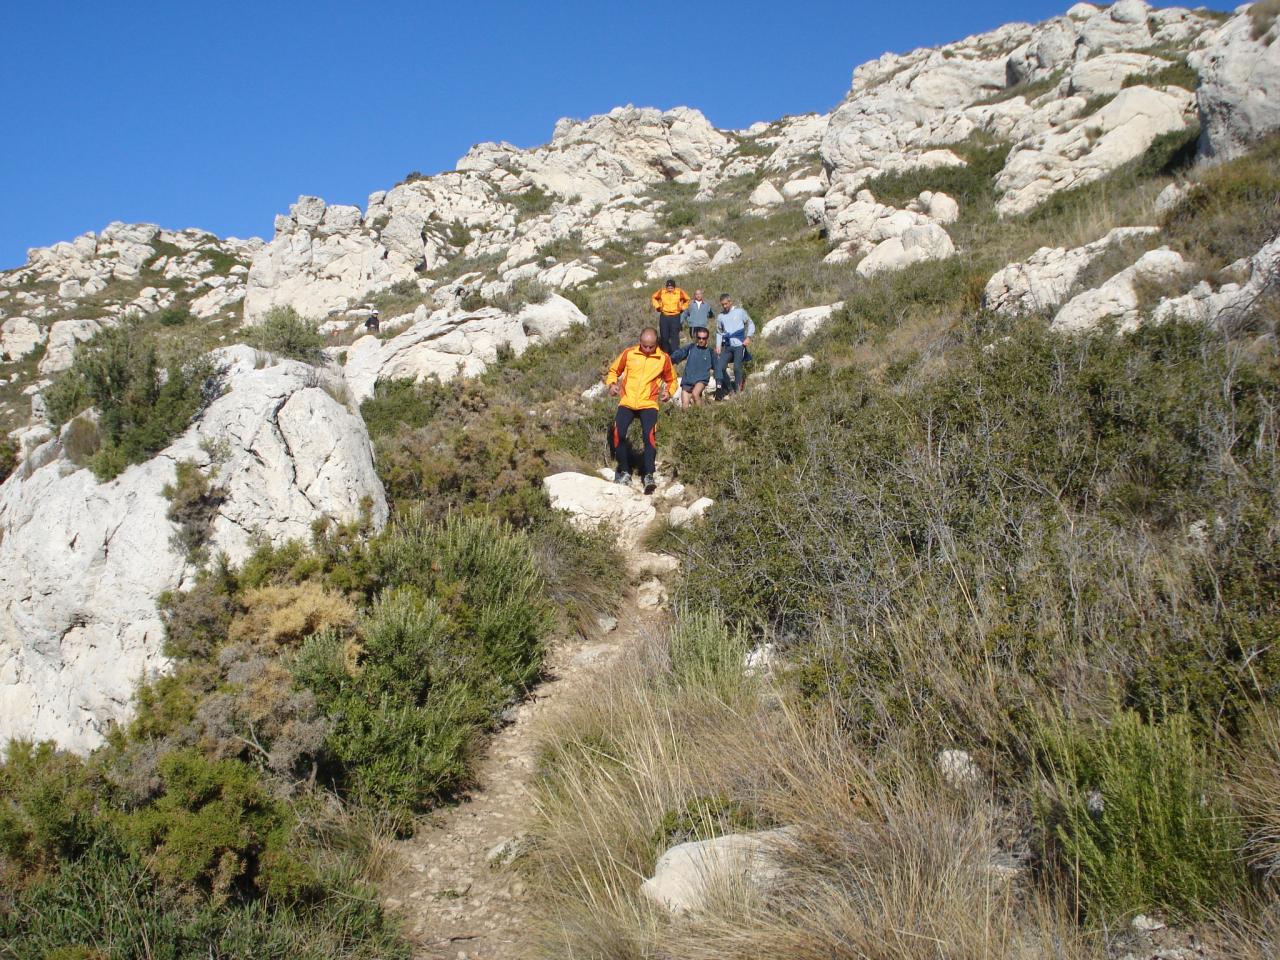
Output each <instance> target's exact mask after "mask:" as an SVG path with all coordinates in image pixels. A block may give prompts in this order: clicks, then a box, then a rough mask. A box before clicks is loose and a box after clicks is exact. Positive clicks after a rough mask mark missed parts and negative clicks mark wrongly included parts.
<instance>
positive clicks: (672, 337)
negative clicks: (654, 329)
mask: <svg viewBox="0 0 1280 960" xmlns="http://www.w3.org/2000/svg"><path fill="white" fill-rule="evenodd" d="M680 317H681V314H678V313H677V314H676V315H675V316H671V317H669V316H667V315H666V314H665V313H664V314H662V315H661V316H660V317H659V318H658V346H660V347H661V348H662V352H663V353H665V354H667V356H670V355H671V351H672V350H675V349H676V348H677V347H678V346H680Z"/></svg>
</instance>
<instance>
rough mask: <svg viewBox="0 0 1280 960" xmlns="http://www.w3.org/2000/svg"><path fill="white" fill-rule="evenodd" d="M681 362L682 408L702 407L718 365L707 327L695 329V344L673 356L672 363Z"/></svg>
mask: <svg viewBox="0 0 1280 960" xmlns="http://www.w3.org/2000/svg"><path fill="white" fill-rule="evenodd" d="M699 292H701V291H699ZM681 361H684V373H682V374H681V375H680V406H681V407H684V408H686V409H687V408H688V407H691V406H702V393H703V391H704V390H706V389H707V383H708V381H710V380H711V373H712V371H713V370H714V369H715V365H716V355H715V352H714V351H713V350H712V349H711V331H710V330H708V329H707V328H706V327H694V328H693V343H690V344H688V345H686V346H683V347H679V348H678V349H677V350H676V352H675V353H673V354H671V362H672V363H680V362H681Z"/></svg>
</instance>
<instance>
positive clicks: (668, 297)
mask: <svg viewBox="0 0 1280 960" xmlns="http://www.w3.org/2000/svg"><path fill="white" fill-rule="evenodd" d="M649 302H650V303H651V304H653V309H654V310H656V311H658V346H659V347H661V348H662V352H663V353H665V354H667V355H668V356H669V355H670V354H671V351H672V350H674V349H675V348H676V347H678V346H680V323H681V319H680V318H681V317H682V316H684V308H685V307H687V306H689V295H688V294H687V293H685V292H684V290H682V289H681V288H680V287H677V286H676V282H675V280H673V279H672V278H670V277H668V278H667V282H666V283H665V284H663V285H662V286H661V287H659V288H658V289H657V290H655V291H654V294H653V296H652V297H650V298H649Z"/></svg>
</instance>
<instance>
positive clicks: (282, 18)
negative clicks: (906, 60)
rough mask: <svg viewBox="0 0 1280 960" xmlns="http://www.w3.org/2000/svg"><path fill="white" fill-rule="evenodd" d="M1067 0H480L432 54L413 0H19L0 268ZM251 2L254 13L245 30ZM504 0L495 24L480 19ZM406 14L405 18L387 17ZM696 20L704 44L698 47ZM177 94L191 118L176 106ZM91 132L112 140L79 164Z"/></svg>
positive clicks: (823, 87) (245, 229)
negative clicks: (616, 48)
mask: <svg viewBox="0 0 1280 960" xmlns="http://www.w3.org/2000/svg"><path fill="white" fill-rule="evenodd" d="M1067 6H1069V4H1063V3H1060V2H1049V0H1034V2H1033V3H1030V4H1026V3H1021V4H1015V3H1012V2H1011V0H984V2H982V3H979V4H977V5H972V6H967V7H965V8H963V9H960V8H957V7H955V6H954V5H947V4H942V3H935V2H929V3H922V4H919V5H917V7H918V9H919V10H920V13H921V15H920V16H914V17H910V18H902V17H899V16H896V15H894V14H891V13H890V12H887V11H885V10H883V9H881V8H878V7H873V6H871V5H854V6H853V7H844V6H840V5H837V4H835V3H822V4H819V6H818V7H817V8H815V9H814V10H813V15H812V16H811V17H810V18H809V19H806V20H805V22H803V23H797V22H794V21H789V22H781V23H778V22H774V23H770V24H769V28H768V29H769V36H770V38H771V46H770V47H769V48H768V49H766V50H762V51H759V52H756V53H753V54H751V55H748V56H742V55H741V54H740V53H738V51H742V50H744V49H745V50H756V49H758V45H759V43H760V39H759V35H760V26H761V23H762V22H764V20H765V19H766V18H767V17H769V16H770V14H768V13H767V11H768V7H767V6H766V5H764V4H762V3H749V4H745V5H742V4H739V5H735V6H734V8H733V15H732V16H729V15H727V11H726V8H725V7H724V6H723V5H714V6H712V7H708V8H701V9H698V10H693V11H684V10H682V11H677V10H676V7H675V5H674V4H669V3H665V4H659V5H657V6H656V7H653V8H652V9H651V10H650V11H646V14H645V16H644V17H643V18H642V17H641V16H639V15H638V14H636V13H634V12H631V11H613V10H611V11H604V10H600V9H598V8H591V9H590V10H588V9H587V8H586V7H584V6H580V5H579V4H576V3H574V4H566V5H562V6H561V7H558V8H556V10H554V11H552V12H550V13H546V12H545V11H544V12H543V15H540V16H537V17H535V16H534V15H532V14H530V13H529V12H527V11H523V10H519V9H514V5H504V4H498V5H494V4H490V5H482V6H479V7H477V8H474V9H471V10H463V11H456V15H457V17H458V18H460V19H458V20H456V22H455V27H454V32H453V33H452V34H450V35H451V36H455V35H456V36H461V37H465V38H468V40H467V42H465V43H460V44H451V45H447V46H441V44H440V43H439V42H437V43H436V44H435V46H434V47H428V48H427V50H426V51H425V53H424V52H423V51H421V50H420V49H419V48H418V46H417V44H418V43H419V38H420V37H421V36H422V35H423V32H420V31H419V29H418V27H419V26H420V25H424V24H427V23H429V17H427V16H426V15H424V14H423V13H422V12H421V11H419V10H415V9H411V8H410V7H409V5H407V4H394V5H391V6H389V7H387V8H384V10H382V11H380V13H379V15H378V16H377V17H371V16H369V15H368V13H367V12H362V11H361V10H359V9H358V8H355V7H354V6H352V5H348V4H342V3H327V4H321V5H318V6H313V7H312V8H310V10H311V11H312V12H310V13H309V14H308V15H307V16H305V17H303V16H302V15H301V14H300V12H299V9H298V8H296V7H294V6H284V7H281V8H275V9H272V10H271V11H269V12H267V13H262V12H260V11H256V12H253V13H250V12H249V11H250V8H248V7H247V6H242V5H238V4H231V5H228V6H225V7H223V8H221V9H220V11H219V12H218V13H216V14H206V13H199V12H190V11H163V12H161V11H154V10H153V11H149V12H148V14H147V15H146V16H144V15H143V14H141V13H132V12H131V13H129V14H126V15H123V16H121V15H120V14H119V13H118V12H117V13H114V18H113V16H112V13H113V12H112V11H107V10H93V11H87V12H86V11H81V10H75V11H73V10H72V6H71V5H69V4H54V5H52V6H50V7H48V8H42V9H39V10H36V9H24V10H21V11H19V12H18V13H17V14H16V17H15V22H14V23H13V25H12V27H13V30H12V36H14V37H15V38H16V40H17V42H16V43H14V44H13V47H14V53H13V56H12V57H11V58H10V59H9V60H8V61H6V63H5V64H4V65H3V66H0V77H3V85H4V87H5V88H6V89H9V90H21V89H24V88H30V87H31V86H32V78H33V77H34V78H38V80H39V82H38V84H36V85H35V89H34V90H33V91H31V92H29V93H28V94H27V95H25V96H20V97H18V98H16V102H15V103H14V105H13V106H12V108H11V109H12V110H13V111H14V112H15V113H16V118H15V119H16V123H17V126H18V127H19V128H20V129H22V130H23V131H25V135H24V137H23V140H24V146H23V147H22V148H21V149H17V150H13V151H10V152H9V153H8V154H6V156H5V157H4V158H3V159H0V184H2V185H3V186H4V191H3V193H4V195H5V199H6V208H7V211H8V214H9V215H8V216H6V217H5V218H4V221H3V223H0V268H6V269H7V268H11V267H16V266H19V265H21V264H22V263H24V262H25V261H26V253H27V249H28V248H30V247H35V246H46V245H49V244H52V243H56V242H58V241H60V240H69V239H71V238H73V237H75V236H77V235H79V234H81V233H83V232H85V231H89V230H94V231H97V230H101V229H102V227H103V226H105V225H106V224H107V223H109V222H111V221H116V220H119V221H125V222H153V223H158V224H161V225H163V226H166V227H171V228H183V227H188V226H194V227H200V228H202V229H207V230H210V231H212V232H214V233H216V234H218V235H219V236H240V237H248V236H255V235H256V236H261V237H263V238H266V239H270V237H271V233H272V230H271V224H272V217H273V216H274V215H275V214H276V213H280V212H284V211H285V210H287V208H288V205H289V204H290V203H292V202H293V200H294V199H295V198H296V197H297V196H298V195H300V194H313V195H317V196H322V197H324V198H325V199H326V200H327V201H329V202H333V203H354V204H358V205H360V206H361V207H363V206H364V204H365V202H366V198H367V197H368V195H369V194H370V193H371V192H373V191H375V190H380V189H385V188H387V187H389V186H391V185H392V184H394V183H396V182H398V181H399V180H400V179H402V178H403V177H404V176H405V175H406V174H408V173H409V172H411V171H413V170H420V171H422V172H423V173H428V174H430V173H435V172H438V171H441V170H448V169H451V168H452V166H453V164H454V163H455V162H456V161H457V159H458V158H459V157H461V156H462V155H463V154H464V153H465V152H466V151H467V150H468V149H469V148H470V147H471V146H472V145H473V144H475V143H479V142H483V141H488V140H505V141H508V142H511V143H514V144H516V145H518V146H522V147H528V146H534V145H537V144H541V143H545V142H547V141H548V140H549V139H550V138H551V134H552V130H553V127H554V124H555V122H556V120H557V119H559V118H560V117H563V116H573V117H586V116H590V115H593V114H598V113H602V112H607V111H608V110H609V109H611V108H612V107H615V106H620V105H624V104H627V103H634V104H636V105H638V106H656V107H659V108H661V109H668V108H670V107H674V106H681V105H685V106H690V107H694V108H696V109H698V110H700V111H702V112H703V113H704V114H705V115H706V116H707V117H708V119H709V120H710V121H711V122H712V123H713V124H715V125H716V126H717V127H719V128H721V129H737V128H742V127H745V126H748V125H749V124H751V123H752V122H755V121H757V120H774V119H777V118H779V117H781V116H783V115H787V114H801V113H808V112H825V111H829V110H831V109H833V108H834V107H835V106H836V105H837V104H838V103H839V102H840V100H841V99H842V97H843V96H844V94H845V93H846V92H847V89H848V86H849V82H850V76H851V74H852V71H853V69H854V67H855V66H857V65H858V64H860V63H863V62H865V61H867V60H870V59H874V58H875V57H877V56H879V55H880V54H881V53H883V52H885V51H894V52H905V51H907V50H910V49H914V48H917V47H921V46H929V45H934V44H938V43H944V42H948V41H952V40H958V39H960V38H962V37H964V36H967V35H970V34H973V33H977V32H980V31H982V30H986V29H990V28H992V27H995V26H997V25H999V24H1001V23H1005V22H1008V21H1011V20H1024V21H1037V20H1041V19H1044V18H1046V17H1049V16H1053V15H1056V14H1060V13H1062V12H1063V11H1064V10H1065V9H1066V7H1067ZM241 13H243V14H245V16H240V15H239V14H241ZM249 16H252V18H253V20H252V22H253V23H254V24H255V29H254V30H252V31H249V32H246V31H245V29H244V25H245V23H246V22H247V20H246V17H249ZM494 18H500V22H498V23H496V24H492V23H487V22H486V21H487V20H492V19H494ZM650 21H652V22H654V23H658V24H662V25H663V26H660V27H659V28H658V29H657V33H658V36H657V38H656V39H655V49H656V51H657V52H656V54H655V56H654V57H653V58H651V59H646V58H644V57H640V56H635V55H634V48H633V47H632V46H631V45H627V46H626V50H628V51H630V53H628V55H627V56H625V57H621V58H619V57H616V56H614V55H613V54H612V53H611V52H610V51H611V49H612V48H611V46H610V44H611V43H612V42H613V41H614V40H616V38H618V37H623V38H625V37H640V36H643V35H645V31H646V30H648V29H649V27H648V24H649V22H650ZM396 23H403V24H408V25H410V26H411V27H412V29H404V30H394V29H392V28H391V25H393V24H396ZM822 24H826V25H827V27H826V28H823V29H815V25H822ZM423 30H424V31H425V30H426V28H425V26H424V28H423ZM575 31H576V32H575ZM197 34H198V35H200V36H201V37H204V38H205V42H203V43H202V44H200V45H198V46H187V45H186V44H182V43H180V44H174V43H173V40H174V39H175V38H186V37H191V36H195V35H197ZM427 35H429V36H431V37H434V38H439V37H440V34H439V32H438V31H436V32H434V33H430V32H429V31H428V32H427ZM688 37H693V38H695V41H696V45H697V46H698V51H697V52H693V53H690V52H689V51H688V49H687V48H688V40H687V39H686V38H688ZM576 38H581V39H580V40H578V39H576ZM535 41H540V42H535ZM344 42H345V44H346V46H344V45H343V43H344ZM104 50H112V51H115V55H114V56H112V57H109V58H107V57H104V56H103V51H104ZM325 51H329V53H325ZM568 51H573V52H572V53H569V52H568ZM726 51H727V52H726ZM424 62H425V63H426V64H428V68H427V69H423V64H424ZM477 63H479V64H482V65H483V68H482V69H480V70H477V69H476V67H475V65H476V64H477ZM566 63H568V64H577V65H578V66H577V67H566ZM182 71H186V76H185V77H184V76H183V74H182ZM726 76H727V77H729V78H731V82H728V83H726V82H725V79H724V78H725V77H726ZM175 77H178V78H180V81H185V82H177V83H175V82H174V78H175ZM583 77H586V78H588V79H589V80H590V82H587V83H584V82H583ZM183 111H185V114H186V115H188V116H191V117H194V118H195V119H196V122H194V123H189V122H181V123H173V122H172V118H173V117H180V116H183ZM157 118H169V119H165V120H162V122H159V123H157V122H156V120H157ZM86 143H97V144H99V145H106V146H105V149H104V148H102V147H101V146H100V148H99V150H98V152H97V154H96V156H94V157H93V159H92V161H91V162H86V149H85V144H86ZM113 146H114V149H113Z"/></svg>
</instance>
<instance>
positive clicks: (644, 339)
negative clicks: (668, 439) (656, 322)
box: [604, 327, 676, 493]
mask: <svg viewBox="0 0 1280 960" xmlns="http://www.w3.org/2000/svg"><path fill="white" fill-rule="evenodd" d="M604 382H605V385H606V386H608V388H609V394H610V396H614V397H617V398H618V412H617V414H615V416H614V419H613V425H612V426H611V427H610V428H609V451H610V453H611V454H612V455H613V458H614V460H615V461H617V464H618V466H617V469H616V470H615V471H614V474H613V482H614V483H621V484H629V483H631V450H630V448H629V447H628V446H627V431H628V430H630V429H631V424H632V423H634V422H635V421H636V420H639V421H640V428H641V430H642V431H643V433H644V492H645V493H653V491H654V490H655V489H656V487H657V481H656V480H655V478H654V475H653V474H654V470H655V468H656V467H657V462H658V405H659V404H660V403H661V402H662V401H663V400H666V399H667V397H669V396H671V395H672V394H673V393H675V389H676V369H675V367H673V366H672V365H671V357H669V356H668V355H667V354H666V352H665V351H663V350H662V349H660V348H659V347H658V331H657V330H655V329H653V327H645V328H644V329H643V330H641V331H640V342H639V343H638V344H636V345H635V346H634V347H627V349H625V350H623V351H622V352H621V353H620V354H618V356H617V358H616V359H615V360H614V361H613V363H611V364H610V365H609V373H608V374H607V375H606V376H605V380H604Z"/></svg>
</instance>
